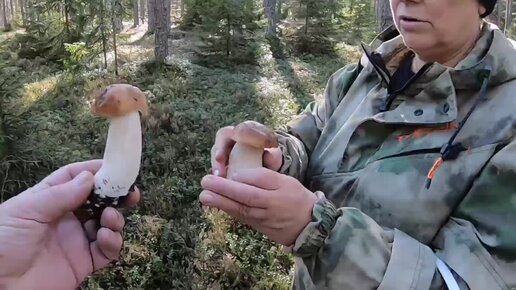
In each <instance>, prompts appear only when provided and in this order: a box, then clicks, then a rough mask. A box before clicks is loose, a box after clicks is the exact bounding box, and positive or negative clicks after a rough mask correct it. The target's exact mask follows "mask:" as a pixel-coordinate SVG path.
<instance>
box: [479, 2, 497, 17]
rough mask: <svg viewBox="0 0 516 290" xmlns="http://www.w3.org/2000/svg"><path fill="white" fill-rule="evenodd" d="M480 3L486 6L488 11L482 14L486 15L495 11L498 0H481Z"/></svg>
mask: <svg viewBox="0 0 516 290" xmlns="http://www.w3.org/2000/svg"><path fill="white" fill-rule="evenodd" d="M480 3H481V4H482V5H483V6H484V8H486V12H485V13H484V14H482V15H480V16H482V17H486V16H488V15H489V14H491V12H493V10H494V7H495V5H496V0H480Z"/></svg>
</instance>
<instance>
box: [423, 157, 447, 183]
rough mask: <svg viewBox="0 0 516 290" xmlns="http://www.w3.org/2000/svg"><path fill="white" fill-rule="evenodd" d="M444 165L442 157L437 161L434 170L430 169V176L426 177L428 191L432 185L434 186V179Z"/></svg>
mask: <svg viewBox="0 0 516 290" xmlns="http://www.w3.org/2000/svg"><path fill="white" fill-rule="evenodd" d="M443 163H444V160H443V158H442V157H440V158H439V159H437V160H436V161H435V163H434V165H433V166H432V168H431V169H430V171H428V175H427V177H426V185H425V187H426V189H429V188H430V185H431V184H432V180H433V179H434V177H435V174H436V173H437V170H439V167H441V165H443Z"/></svg>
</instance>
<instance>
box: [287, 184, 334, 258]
mask: <svg viewBox="0 0 516 290" xmlns="http://www.w3.org/2000/svg"><path fill="white" fill-rule="evenodd" d="M315 194H316V195H317V197H318V198H319V200H318V201H317V203H316V204H315V205H314V208H313V210H312V222H311V223H309V224H308V225H307V226H306V227H305V229H304V230H303V231H302V232H301V234H300V235H299V237H298V238H297V240H296V243H295V244H294V247H293V248H292V254H293V255H295V256H298V257H302V258H303V257H308V256H312V255H314V254H315V253H316V252H317V251H318V250H319V248H321V247H322V246H323V244H324V241H325V240H326V238H327V237H328V235H329V234H330V232H331V231H332V229H333V227H334V226H335V223H336V222H337V219H338V216H339V215H340V214H339V211H338V210H337V208H336V206H335V205H334V204H333V203H332V202H331V201H330V200H328V199H327V198H326V197H325V196H324V194H323V193H322V192H315Z"/></svg>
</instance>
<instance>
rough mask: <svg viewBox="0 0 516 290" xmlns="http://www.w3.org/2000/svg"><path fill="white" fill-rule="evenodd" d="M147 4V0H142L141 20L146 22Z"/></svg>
mask: <svg viewBox="0 0 516 290" xmlns="http://www.w3.org/2000/svg"><path fill="white" fill-rule="evenodd" d="M145 6H147V3H146V2H145V0H140V22H141V23H145Z"/></svg>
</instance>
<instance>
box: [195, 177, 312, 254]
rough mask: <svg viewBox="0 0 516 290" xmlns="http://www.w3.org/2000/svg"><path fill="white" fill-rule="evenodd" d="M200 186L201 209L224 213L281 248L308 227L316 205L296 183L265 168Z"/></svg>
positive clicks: (207, 181)
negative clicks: (232, 178) (210, 208)
mask: <svg viewBox="0 0 516 290" xmlns="http://www.w3.org/2000/svg"><path fill="white" fill-rule="evenodd" d="M201 185H202V187H203V189H204V191H203V192H202V193H201V195H200V201H201V203H202V204H203V205H204V206H209V207H213V208H217V209H220V210H223V211H225V212H227V213H228V214H229V215H231V216H233V217H234V218H236V219H237V220H238V221H240V222H242V223H244V224H247V225H249V226H251V227H252V228H254V229H255V230H257V231H259V232H261V233H263V234H265V235H266V236H268V237H269V239H271V240H272V241H275V242H277V243H279V244H281V245H284V246H291V245H292V244H293V243H294V242H295V240H296V239H297V237H298V236H299V234H300V233H301V232H302V231H303V229H304V228H305V227H306V226H307V225H308V223H310V221H311V216H312V209H313V207H314V205H315V203H316V202H317V196H316V195H315V194H314V193H312V192H310V191H309V190H308V189H306V188H305V187H304V186H303V185H302V184H301V183H300V182H299V181H298V180H296V179H294V178H292V177H290V176H287V175H283V174H280V173H277V172H275V171H272V170H269V169H266V168H259V169H247V170H242V171H239V172H237V174H236V175H235V180H234V181H232V180H228V179H225V178H221V177H217V176H213V175H209V176H206V177H205V178H203V180H202V182H201Z"/></svg>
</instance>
